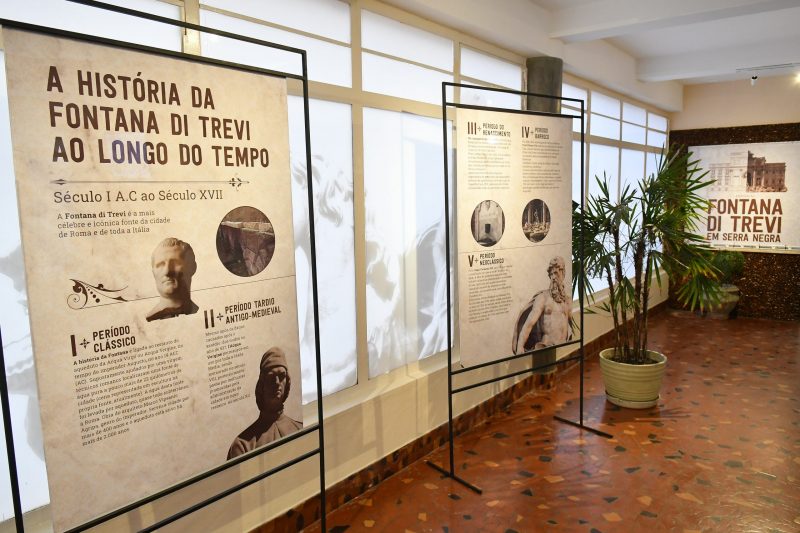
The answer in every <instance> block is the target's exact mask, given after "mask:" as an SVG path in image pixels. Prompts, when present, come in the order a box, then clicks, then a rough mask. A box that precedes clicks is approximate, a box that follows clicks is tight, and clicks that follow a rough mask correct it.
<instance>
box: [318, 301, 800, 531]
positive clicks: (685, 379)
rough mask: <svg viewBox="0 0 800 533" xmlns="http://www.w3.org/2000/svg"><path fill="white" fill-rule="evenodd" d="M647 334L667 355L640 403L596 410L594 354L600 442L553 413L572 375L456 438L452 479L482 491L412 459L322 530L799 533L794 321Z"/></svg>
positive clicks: (706, 324) (572, 400) (570, 400)
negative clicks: (653, 392) (654, 392)
mask: <svg viewBox="0 0 800 533" xmlns="http://www.w3.org/2000/svg"><path fill="white" fill-rule="evenodd" d="M649 335H650V342H651V346H652V348H653V349H656V350H658V351H662V352H664V353H665V354H666V355H667V357H668V358H669V362H668V366H667V372H666V376H665V380H664V384H663V386H662V391H661V399H660V401H659V403H658V405H657V406H655V407H653V408H651V409H645V410H629V409H621V408H618V407H616V406H614V405H612V404H610V403H607V402H606V400H605V395H604V392H603V386H602V382H601V378H600V372H599V368H598V366H597V362H596V359H595V360H591V361H588V364H587V365H586V374H585V375H586V383H585V391H586V394H585V422H586V424H587V425H589V426H592V427H596V428H599V429H602V430H603V431H607V432H609V433H611V434H613V436H614V438H613V439H611V440H608V439H604V438H602V437H599V436H596V435H594V434H592V433H590V432H586V431H581V430H580V429H578V428H575V427H572V426H570V425H567V424H563V423H560V422H558V421H556V420H554V419H553V418H552V415H554V414H559V415H561V416H564V417H567V418H571V419H576V418H577V416H578V404H579V401H578V385H577V382H578V380H577V372H576V370H572V371H569V372H567V373H566V374H565V375H564V376H562V377H561V378H560V379H559V381H558V384H557V385H556V387H555V388H554V389H553V390H551V391H548V392H547V393H544V394H542V393H539V394H538V395H533V394H530V395H528V396H525V397H524V398H522V399H521V400H520V401H518V402H516V403H514V404H513V405H512V406H511V408H510V409H509V410H508V411H507V412H506V413H503V414H502V415H499V416H494V417H493V418H491V419H490V420H489V421H488V422H487V423H485V424H483V425H481V426H478V427H475V428H473V429H472V430H471V431H469V432H467V433H465V434H463V435H461V436H459V437H457V438H456V443H455V457H456V471H457V474H458V475H459V476H461V477H463V478H464V479H466V480H467V481H469V482H471V483H474V484H475V485H478V486H480V487H481V488H482V489H483V491H484V492H483V494H482V495H478V494H476V493H474V492H472V491H471V490H469V489H467V488H466V487H464V486H463V485H461V484H459V483H457V482H455V481H453V480H451V479H449V478H447V477H443V476H442V475H440V474H439V473H438V472H436V471H435V470H433V469H432V468H430V467H428V466H427V465H426V464H425V463H424V462H423V461H417V462H415V463H413V464H411V465H410V466H409V467H408V468H406V469H405V470H403V471H402V472H400V473H399V474H397V475H395V476H393V477H391V478H389V479H387V480H386V481H384V482H382V483H380V484H379V485H378V486H377V487H375V488H373V489H371V490H369V491H368V492H367V493H365V494H364V495H363V496H362V497H360V498H356V499H355V500H353V501H351V502H349V503H348V504H346V505H344V506H342V507H340V508H339V509H337V510H336V511H334V512H333V513H331V514H330V515H328V527H329V529H330V530H333V531H345V530H346V531H347V532H348V533H351V532H357V531H366V530H369V531H387V532H396V531H405V530H409V531H415V532H429V531H435V532H478V531H486V532H500V533H513V532H519V533H523V532H534V531H553V532H559V533H560V532H572V531H576V532H578V531H579V532H587V533H588V532H591V531H596V532H602V533H609V532H631V531H647V532H648V533H655V532H661V531H664V532H684V531H686V532H688V531H702V532H708V531H721V532H727V531H783V532H789V531H798V526H799V525H800V511H799V510H798V509H800V507H799V506H798V502H800V400H799V398H800V369H799V368H798V363H799V362H800V323H798V322H778V321H769V320H756V319H742V318H740V319H736V320H730V321H712V320H696V319H692V318H684V317H675V316H670V315H669V314H668V313H662V314H660V315H658V316H656V317H654V318H653V320H652V322H651V328H650V334H649ZM444 394H445V392H444V391H442V400H443V401H444ZM501 441H502V443H503V444H504V445H505V446H498V442H501ZM468 450H469V453H467V451H468ZM447 457H448V450H447V446H445V447H443V448H440V449H438V450H436V451H435V452H433V453H432V454H431V455H430V456H429V457H428V459H430V460H432V461H434V462H436V463H438V464H447V462H448V459H447ZM410 479H413V482H410V481H409V480H410ZM367 501H369V502H370V503H371V504H372V505H371V506H370V505H368V504H365V502H367ZM306 531H311V532H316V531H319V525H318V524H314V525H312V526H311V527H309V528H307V529H306Z"/></svg>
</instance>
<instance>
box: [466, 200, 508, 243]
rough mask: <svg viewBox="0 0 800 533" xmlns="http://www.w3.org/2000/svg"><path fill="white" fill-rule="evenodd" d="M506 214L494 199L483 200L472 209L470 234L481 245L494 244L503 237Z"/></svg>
mask: <svg viewBox="0 0 800 533" xmlns="http://www.w3.org/2000/svg"><path fill="white" fill-rule="evenodd" d="M505 229H506V216H505V215H504V214H503V208H502V207H500V204H498V203H497V202H495V201H494V200H484V201H482V202H481V203H479V204H478V205H476V206H475V210H474V211H472V236H473V237H474V238H475V240H476V241H477V242H478V244H480V245H481V246H494V245H495V244H497V241H499V240H500V239H501V238H502V237H503V232H504V231H505Z"/></svg>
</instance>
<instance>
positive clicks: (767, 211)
mask: <svg viewBox="0 0 800 533" xmlns="http://www.w3.org/2000/svg"><path fill="white" fill-rule="evenodd" d="M689 151H691V152H692V159H693V160H694V159H698V160H699V164H698V166H699V167H700V168H701V169H702V170H703V171H708V178H709V179H713V180H715V181H714V183H713V185H711V186H710V187H706V188H705V189H703V190H702V193H703V194H704V195H705V196H706V197H707V198H708V200H709V201H710V202H711V210H710V211H709V213H708V217H707V220H706V226H705V227H703V228H700V233H701V235H703V236H704V237H705V238H706V240H707V241H708V242H709V244H713V245H721V246H742V247H746V248H765V247H766V248H771V247H777V248H787V247H788V248H800V218H798V216H797V215H796V213H797V212H798V208H800V194H798V191H800V142H779V143H756V144H723V145H717V146H693V147H691V148H689Z"/></svg>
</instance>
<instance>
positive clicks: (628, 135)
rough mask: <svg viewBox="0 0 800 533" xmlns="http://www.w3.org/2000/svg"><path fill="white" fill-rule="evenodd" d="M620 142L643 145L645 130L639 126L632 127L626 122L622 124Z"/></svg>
mask: <svg viewBox="0 0 800 533" xmlns="http://www.w3.org/2000/svg"><path fill="white" fill-rule="evenodd" d="M622 140H623V141H627V142H629V143H639V144H644V141H645V129H644V128H643V127H641V126H634V125H633V124H628V123H627V122H623V123H622Z"/></svg>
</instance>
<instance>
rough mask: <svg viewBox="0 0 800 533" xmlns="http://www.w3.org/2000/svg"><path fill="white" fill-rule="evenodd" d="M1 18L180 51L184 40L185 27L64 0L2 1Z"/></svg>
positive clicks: (155, 8) (117, 0)
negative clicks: (183, 30) (183, 29)
mask: <svg viewBox="0 0 800 533" xmlns="http://www.w3.org/2000/svg"><path fill="white" fill-rule="evenodd" d="M108 3H109V4H117V5H121V6H123V7H127V8H130V9H135V10H137V11H145V12H147V13H152V14H154V15H159V16H162V17H167V18H171V19H179V18H180V14H181V11H180V8H179V7H178V6H173V5H170V4H167V3H165V2H157V1H155V0H130V1H128V0H109V1H108ZM0 18H7V19H11V20H18V21H20V22H29V23H31V24H39V25H41V26H50V27H52V28H58V29H61V30H69V31H74V32H78V33H85V34H87V35H96V36H98V37H105V38H108V39H116V40H119V41H128V42H132V43H137V44H144V45H147V46H155V47H158V48H165V49H167V50H173V51H177V52H179V51H180V50H181V46H182V42H183V40H182V37H181V35H182V29H181V28H179V27H177V26H170V25H169V24H163V23H160V22H153V21H148V20H144V19H140V18H136V17H132V16H130V15H123V14H122V13H114V12H111V11H106V10H104V9H98V8H95V7H89V6H83V5H80V4H73V3H71V2H64V1H63V0H37V1H36V2H0ZM134 74H136V73H135V72H134V73H132V75H134Z"/></svg>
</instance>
